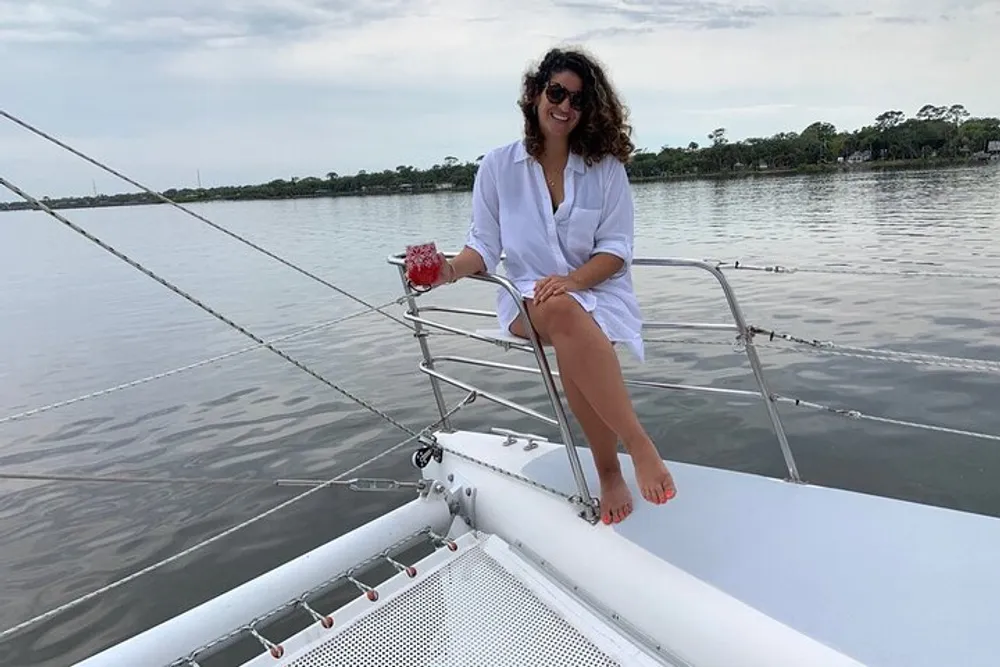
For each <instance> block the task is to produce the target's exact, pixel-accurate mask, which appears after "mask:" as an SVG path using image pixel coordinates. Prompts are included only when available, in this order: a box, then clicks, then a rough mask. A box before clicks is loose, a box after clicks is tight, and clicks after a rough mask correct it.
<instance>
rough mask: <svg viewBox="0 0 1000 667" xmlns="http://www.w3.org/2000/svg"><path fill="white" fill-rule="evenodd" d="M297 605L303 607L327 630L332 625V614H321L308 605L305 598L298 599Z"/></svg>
mask: <svg viewBox="0 0 1000 667" xmlns="http://www.w3.org/2000/svg"><path fill="white" fill-rule="evenodd" d="M299 606H300V607H302V608H303V609H305V610H306V612H307V613H308V614H309V615H310V616H312V617H313V620H314V621H317V622H318V623H319V624H320V625H322V626H323V627H324V628H326V629H327V630H329V629H330V628H332V627H333V616H323V615H322V614H320V613H319V612H318V611H316V610H315V609H313V608H312V607H310V606H309V603H308V602H306V601H305V600H299Z"/></svg>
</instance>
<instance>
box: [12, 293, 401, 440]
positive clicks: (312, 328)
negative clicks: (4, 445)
mask: <svg viewBox="0 0 1000 667" xmlns="http://www.w3.org/2000/svg"><path fill="white" fill-rule="evenodd" d="M405 299H406V297H399V298H398V299H393V300H392V301H387V302H385V303H384V304H381V305H380V306H379V307H380V308H385V307H386V306H391V305H393V304H394V303H395V304H398V303H402V302H403V301H404V300H405ZM370 312H372V311H371V310H370V309H365V310H358V311H355V312H353V313H349V314H347V315H344V316H343V317H338V318H336V319H333V320H328V321H326V322H320V323H319V324H315V325H313V326H309V327H306V328H304V329H299V330H298V331H293V332H291V333H289V334H285V335H282V336H278V337H277V338H272V339H270V340H269V341H267V342H268V343H271V344H272V345H273V344H274V343H280V342H282V341H286V340H291V339H293V338H299V337H301V336H305V335H306V334H310V333H313V332H314V331H318V330H320V329H326V328H328V327H332V326H334V325H336V324H340V323H341V322H345V321H347V320H350V319H354V318H356V317H360V316H361V315H367V314H368V313H370ZM262 347H263V345H262V344H260V343H257V344H255V345H249V346H247V347H243V348H240V349H238V350H233V351H232V352H226V353H225V354H220V355H217V356H214V357H210V358H208V359H202V360H201V361H196V362H194V363H193V364H188V365H186V366H180V367H179V368H173V369H171V370H168V371H164V372H162V373H156V374H154V375H147V376H146V377H143V378H139V379H138V380H132V381H131V382H124V383H122V384H119V385H115V386H114V387H107V388H106V389H101V390H99V391H93V392H90V393H88V394H83V395H82V396H77V397H75V398H70V399H67V400H64V401H57V402H55V403H49V404H48V405H43V406H40V407H37V408H32V409H30V410H25V411H23V412H18V413H16V414H12V415H7V416H6V417H0V424H6V423H7V422H12V421H15V420H18V419H24V418H25V417H32V416H34V415H37V414H39V413H42V412H48V411H49V410H54V409H56V408H62V407H66V406H67V405H72V404H74V403H79V402H80V401H85V400H88V399H92V398H97V397H99V396H107V395H108V394H113V393H114V392H116V391H121V390H122V389H130V388H132V387H138V386H139V385H143V384H146V383H147V382H152V381H153V380H161V379H163V378H166V377H170V376H172V375H177V374H178V373H183V372H185V371H191V370H194V369H196V368H201V367H202V366H207V365H209V364H214V363H217V362H219V361H223V360H225V359H229V358H232V357H235V356H238V355H241V354H246V353H247V352H253V351H254V350H259V349H261V348H262Z"/></svg>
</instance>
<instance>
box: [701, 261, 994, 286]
mask: <svg viewBox="0 0 1000 667" xmlns="http://www.w3.org/2000/svg"><path fill="white" fill-rule="evenodd" d="M705 261H706V262H711V263H714V264H715V268H717V269H732V270H736V271H761V272H764V273H824V274H829V275H851V276H903V277H906V278H914V277H924V278H976V279H980V280H989V281H994V280H1000V274H995V273H980V272H976V271H921V270H916V269H912V270H911V269H862V268H852V267H836V266H827V267H824V266H804V267H795V266H782V265H780V264H772V265H763V266H761V265H755V264H744V263H743V262H741V261H739V260H736V261H734V262H722V261H719V260H714V259H706V260H705Z"/></svg>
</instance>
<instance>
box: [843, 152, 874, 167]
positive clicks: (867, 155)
mask: <svg viewBox="0 0 1000 667" xmlns="http://www.w3.org/2000/svg"><path fill="white" fill-rule="evenodd" d="M871 159H872V152H871V151H870V150H869V151H854V152H853V153H851V154H850V155H849V156H848V157H847V161H848V162H849V163H851V164H856V163H858V162H868V161H869V160H871Z"/></svg>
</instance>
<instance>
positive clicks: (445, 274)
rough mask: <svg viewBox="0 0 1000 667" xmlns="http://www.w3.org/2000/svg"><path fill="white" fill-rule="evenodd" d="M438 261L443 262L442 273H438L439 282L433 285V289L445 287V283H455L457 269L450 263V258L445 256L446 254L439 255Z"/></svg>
mask: <svg viewBox="0 0 1000 667" xmlns="http://www.w3.org/2000/svg"><path fill="white" fill-rule="evenodd" d="M438 260H439V261H440V262H441V271H440V272H439V273H438V277H437V280H435V281H434V282H433V283H431V287H437V286H439V285H444V284H445V283H453V282H455V278H456V275H455V267H454V266H452V263H451V262H449V261H448V258H447V257H445V256H444V253H440V252H439V253H438Z"/></svg>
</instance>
